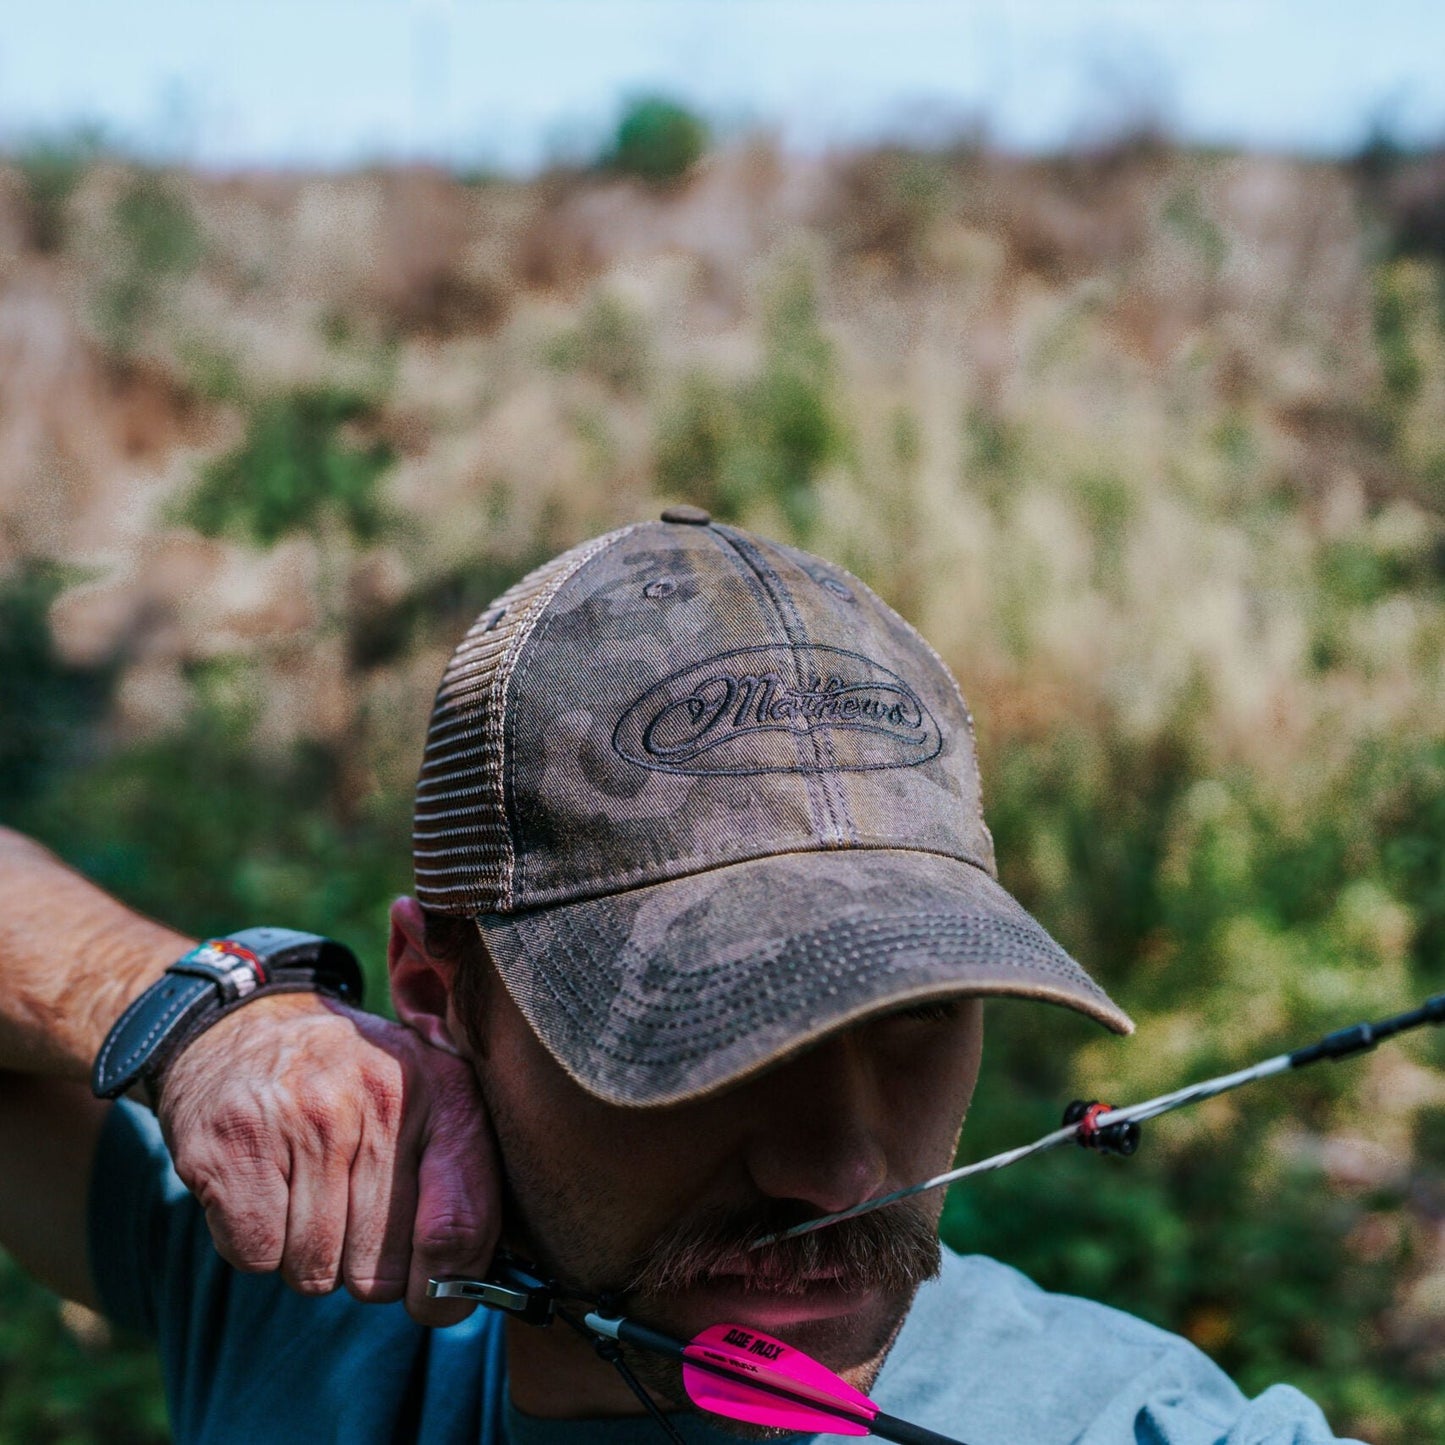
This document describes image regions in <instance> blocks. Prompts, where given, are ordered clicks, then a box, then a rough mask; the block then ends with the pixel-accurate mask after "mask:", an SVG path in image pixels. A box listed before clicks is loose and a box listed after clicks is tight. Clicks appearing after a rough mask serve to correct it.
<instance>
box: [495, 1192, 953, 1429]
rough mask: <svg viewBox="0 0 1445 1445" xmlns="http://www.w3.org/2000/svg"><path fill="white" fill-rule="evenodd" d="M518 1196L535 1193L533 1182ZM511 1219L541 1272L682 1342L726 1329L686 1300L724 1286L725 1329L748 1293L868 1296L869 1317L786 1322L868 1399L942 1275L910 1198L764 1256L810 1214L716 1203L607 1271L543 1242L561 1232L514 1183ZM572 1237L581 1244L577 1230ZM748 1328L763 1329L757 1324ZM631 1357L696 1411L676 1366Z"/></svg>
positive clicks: (929, 1230) (516, 1238)
mask: <svg viewBox="0 0 1445 1445" xmlns="http://www.w3.org/2000/svg"><path fill="white" fill-rule="evenodd" d="M522 1192H523V1193H524V1194H529V1195H530V1191H527V1190H526V1189H525V1187H524V1188H523V1190H522ZM553 1198H554V1199H555V1196H553ZM534 1202H535V1201H534ZM544 1212H545V1213H550V1211H544ZM507 1213H508V1220H509V1222H508V1229H507V1234H508V1237H509V1238H510V1239H511V1240H512V1241H513V1242H514V1243H515V1245H516V1246H517V1247H518V1248H520V1249H523V1250H524V1251H525V1252H526V1253H527V1254H528V1256H529V1257H530V1258H531V1259H532V1260H533V1261H534V1262H535V1263H536V1264H537V1265H538V1267H539V1268H542V1269H543V1270H545V1271H546V1272H548V1273H549V1274H551V1275H552V1276H553V1277H555V1278H557V1279H559V1280H561V1281H565V1282H567V1284H568V1286H569V1287H575V1288H576V1289H577V1292H578V1293H579V1294H581V1295H587V1296H591V1297H595V1298H598V1299H599V1300H601V1301H602V1304H603V1307H604V1310H605V1312H613V1311H615V1312H617V1313H620V1314H625V1315H627V1316H629V1317H631V1318H635V1319H637V1320H638V1321H639V1322H641V1323H645V1324H648V1325H650V1326H652V1327H653V1328H654V1329H658V1330H661V1331H662V1332H664V1333H666V1334H670V1335H673V1336H674V1337H676V1338H680V1339H682V1340H684V1341H686V1340H688V1339H690V1338H691V1337H692V1336H693V1335H694V1334H696V1333H698V1331H699V1329H701V1328H705V1327H706V1325H707V1324H713V1323H717V1322H718V1321H715V1320H712V1319H707V1320H706V1321H705V1322H704V1323H703V1324H701V1325H700V1324H699V1323H698V1321H697V1319H696V1318H689V1317H688V1316H689V1309H688V1303H689V1296H690V1295H691V1294H693V1292H694V1291H698V1290H706V1289H707V1288H708V1287H709V1286H710V1285H714V1284H716V1283H717V1282H718V1281H720V1280H724V1279H725V1280H727V1281H728V1282H729V1284H731V1285H733V1286H734V1287H736V1288H738V1289H739V1290H740V1298H741V1299H742V1301H743V1308H742V1309H740V1310H739V1311H738V1314H739V1315H740V1319H739V1320H737V1321H733V1320H729V1321H727V1322H728V1323H734V1322H737V1323H742V1324H746V1323H747V1318H746V1317H747V1310H746V1301H747V1298H748V1296H749V1295H755V1296H756V1297H757V1298H758V1300H760V1301H763V1300H766V1301H770V1302H775V1301H777V1300H779V1299H787V1298H789V1297H796V1298H799V1299H802V1298H804V1297H805V1296H806V1295H807V1294H808V1292H809V1290H810V1288H815V1287H816V1285H815V1283H814V1282H816V1281H818V1280H820V1279H822V1280H826V1281H827V1284H828V1286H829V1288H830V1289H836V1290H839V1291H840V1292H844V1293H848V1294H853V1295H858V1296H862V1295H865V1294H867V1295H869V1296H871V1298H872V1300H873V1301H874V1303H873V1304H872V1306H871V1307H870V1308H869V1309H868V1310H867V1311H866V1314H865V1316H864V1317H862V1318H858V1317H855V1316H852V1315H844V1316H839V1317H834V1318H823V1319H816V1320H808V1321H805V1322H802V1323H799V1324H797V1325H794V1326H791V1327H789V1329H788V1330H787V1340H786V1343H788V1344H790V1345H793V1346H794V1347H795V1348H797V1349H800V1350H803V1351H804V1352H805V1353H807V1354H809V1355H812V1356H814V1357H815V1358H817V1359H818V1360H820V1361H821V1363H823V1364H825V1365H826V1366H827V1367H828V1368H829V1369H831V1370H833V1371H835V1372H836V1373H838V1374H840V1375H841V1376H842V1377H843V1378H844V1379H846V1380H847V1382H848V1383H849V1384H850V1385H852V1386H853V1387H854V1388H855V1389H857V1390H861V1391H862V1392H863V1393H864V1394H867V1393H868V1392H869V1391H870V1390H871V1389H872V1388H873V1384H874V1382H875V1380H876V1379H877V1377H878V1372H879V1371H880V1370H881V1369H882V1367H883V1362H884V1360H885V1359H886V1358H887V1355H888V1352H889V1350H890V1349H891V1348H892V1346H893V1344H894V1341H895V1340H896V1339H897V1337H898V1332H899V1330H900V1329H901V1328H902V1326H903V1321H904V1319H905V1317H906V1316H907V1314H908V1310H909V1308H910V1306H911V1305H912V1303H913V1297H914V1295H915V1294H916V1293H917V1291H918V1287H919V1286H920V1285H921V1284H922V1283H923V1282H924V1281H925V1280H929V1279H932V1278H934V1277H935V1276H936V1275H937V1274H938V1272H939V1269H940V1267H941V1264H942V1253H941V1250H940V1247H939V1243H938V1233H937V1219H936V1217H935V1216H934V1215H932V1214H930V1213H929V1212H928V1210H927V1209H926V1208H925V1207H921V1206H920V1205H919V1203H918V1202H917V1201H913V1200H906V1201H902V1202H900V1203H899V1204H897V1205H893V1206H890V1207H889V1208H887V1209H884V1210H879V1211H878V1212H877V1213H876V1214H866V1215H862V1216H860V1217H859V1218H857V1219H846V1220H842V1221H840V1222H839V1223H838V1224H835V1225H830V1226H829V1227H828V1228H826V1229H821V1230H817V1231H815V1232H814V1233H811V1234H803V1235H798V1236H796V1237H795V1238H792V1239H780V1240H775V1241H774V1242H773V1243H771V1244H768V1245H764V1246H762V1247H761V1248H759V1249H756V1250H754V1249H753V1248H752V1246H753V1243H754V1241H756V1240H758V1239H762V1238H764V1237H766V1236H768V1235H772V1234H776V1233H779V1232H781V1231H783V1230H785V1229H788V1228H790V1227H792V1226H793V1225H795V1224H800V1223H803V1222H804V1221H805V1220H807V1219H809V1218H812V1217H814V1216H813V1215H812V1214H811V1213H810V1211H809V1210H808V1209H807V1208H806V1207H805V1206H803V1205H800V1204H796V1203H790V1202H787V1201H781V1200H761V1201H759V1202H757V1203H756V1204H754V1205H752V1206H750V1207H744V1208H729V1207H722V1206H715V1207H712V1208H710V1209H706V1210H703V1211H701V1212H700V1213H695V1214H693V1215H692V1216H691V1217H689V1218H687V1219H683V1220H679V1221H678V1222H677V1223H675V1224H673V1225H671V1226H669V1227H668V1228H666V1229H665V1230H663V1231H662V1232H661V1233H660V1234H659V1235H658V1236H657V1237H656V1239H655V1240H654V1241H653V1242H652V1243H651V1245H650V1246H648V1247H647V1248H646V1249H645V1250H644V1251H643V1252H641V1253H640V1254H638V1255H636V1256H635V1257H634V1258H632V1259H631V1260H630V1261H629V1262H628V1263H627V1264H626V1265H624V1266H621V1267H608V1266H603V1268H602V1271H601V1272H597V1271H596V1270H594V1269H591V1268H589V1267H588V1262H587V1261H586V1260H584V1259H583V1258H580V1257H578V1255H577V1254H576V1253H574V1252H573V1251H568V1252H567V1254H566V1256H565V1257H563V1256H562V1255H561V1254H560V1252H557V1251H554V1250H553V1249H550V1248H548V1246H547V1244H546V1243H544V1237H545V1238H547V1239H550V1238H554V1237H556V1236H555V1232H554V1230H553V1229H552V1228H549V1227H546V1226H545V1225H544V1226H543V1227H542V1228H540V1229H539V1228H535V1227H532V1220H533V1219H535V1218H536V1215H535V1212H524V1210H523V1207H522V1203H521V1200H520V1199H519V1198H518V1194H517V1191H516V1190H515V1189H512V1188H510V1187H509V1189H508V1191H507ZM529 1216H530V1217H529ZM548 1222H549V1223H550V1222H551V1221H550V1220H549V1221H548ZM539 1223H540V1221H539ZM571 1234H572V1237H573V1238H574V1239H576V1238H577V1234H576V1232H575V1231H572V1232H571ZM584 1234H585V1231H584ZM600 1263H601V1261H600V1260H599V1261H598V1264H600ZM748 1328H750V1329H753V1330H754V1332H757V1329H756V1326H751V1325H749V1326H748ZM623 1355H624V1358H625V1361H626V1363H627V1365H628V1366H629V1367H630V1369H631V1370H632V1372H633V1374H634V1375H635V1376H636V1377H637V1379H638V1380H639V1381H640V1382H641V1383H642V1384H643V1385H644V1386H645V1387H646V1388H647V1389H648V1390H649V1391H650V1392H651V1393H652V1394H654V1395H656V1396H659V1397H661V1398H662V1399H663V1400H665V1401H667V1402H668V1403H669V1404H672V1405H676V1406H688V1405H689V1399H688V1394H687V1391H686V1389H685V1388H684V1386H683V1382H682V1371H681V1367H680V1366H679V1365H678V1364H677V1363H676V1362H674V1361H671V1360H667V1359H664V1358H662V1357H660V1356H657V1355H653V1354H651V1353H649V1352H646V1351H640V1350H636V1349H629V1348H626V1347H624V1349H623ZM709 1424H710V1425H712V1426H713V1427H714V1428H716V1429H719V1430H722V1431H724V1432H727V1433H733V1434H736V1435H738V1436H739V1438H743V1439H758V1440H762V1439H773V1438H776V1437H779V1436H781V1435H787V1434H790V1433H793V1432H791V1431H788V1430H777V1429H773V1428H771V1427H766V1426H756V1425H748V1424H745V1423H742V1422H738V1421H730V1420H724V1419H721V1418H717V1417H712V1416H710V1417H709Z"/></svg>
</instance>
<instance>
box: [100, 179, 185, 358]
mask: <svg viewBox="0 0 1445 1445" xmlns="http://www.w3.org/2000/svg"><path fill="white" fill-rule="evenodd" d="M110 231H111V235H110V241H109V245H108V247H107V253H108V268H109V269H108V274H107V276H106V279H105V281H104V283H103V285H102V287H101V290H100V297H99V308H98V309H99V322H100V330H101V335H102V336H103V337H104V338H105V341H106V344H107V346H108V347H109V348H110V350H111V351H112V352H113V353H114V354H116V355H118V356H124V355H127V354H128V353H130V352H131V351H133V350H134V349H135V346H136V344H137V342H138V341H139V339H140V336H141V333H142V332H143V331H144V329H145V328H146V327H147V326H149V325H150V324H151V323H152V322H153V321H154V320H155V318H156V316H157V315H158V313H159V312H160V310H161V304H162V296H163V294H164V289H165V287H166V286H168V285H172V284H174V283H175V282H177V281H180V280H183V279H184V278H185V277H186V276H188V275H190V273H191V272H192V271H194V270H195V268H196V267H197V265H199V264H200V261H201V257H202V255H203V254H204V249H205V248H204V244H203V242H202V238H201V232H200V228H199V227H198V226H197V224H196V219H195V216H194V215H193V214H192V212H191V207H190V204H189V202H188V201H187V200H186V199H185V197H184V196H182V195H181V194H180V192H179V191H178V190H177V189H176V187H175V185H174V184H173V183H172V182H171V181H168V180H167V179H166V178H165V177H164V176H162V175H160V174H159V173H155V172H149V171H141V172H137V173H136V174H134V175H132V176H131V177H130V179H129V180H128V181H127V183H126V185H125V188H124V190H123V191H122V192H121V195H120V198H119V199H118V200H117V201H116V203H115V207H114V209H113V211H112V213H111V225H110Z"/></svg>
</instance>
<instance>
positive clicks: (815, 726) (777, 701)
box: [612, 645, 943, 775]
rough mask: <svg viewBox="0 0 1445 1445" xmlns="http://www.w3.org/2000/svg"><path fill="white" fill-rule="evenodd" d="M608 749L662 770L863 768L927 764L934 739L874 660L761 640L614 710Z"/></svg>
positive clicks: (937, 737) (932, 729) (928, 720)
mask: <svg viewBox="0 0 1445 1445" xmlns="http://www.w3.org/2000/svg"><path fill="white" fill-rule="evenodd" d="M612 746H613V748H614V749H615V750H616V751H617V752H618V753H619V754H620V755H621V756H622V757H624V758H626V759H627V760H628V761H629V762H631V763H636V764H637V765H638V767H642V768H653V769H657V770H659V771H662V772H671V773H693V774H698V775H706V774H714V773H808V772H823V771H832V770H834V769H837V770H839V771H842V772H862V771H866V770H869V769H873V768H910V767H915V766H916V765H917V764H919V763H926V762H927V761H928V760H929V759H930V758H936V757H937V756H938V754H939V752H940V751H941V750H942V748H943V736H942V734H941V733H940V731H939V727H938V724H937V723H936V722H935V721H934V719H933V714H932V713H930V712H929V711H928V709H927V708H926V707H925V706H924V704H923V701H922V699H921V698H920V697H919V696H918V694H917V693H916V692H915V691H914V690H913V689H912V688H911V687H910V686H909V685H908V684H907V683H906V682H905V681H904V680H903V679H902V678H901V677H899V676H898V674H897V673H896V672H891V671H890V670H889V669H888V668H886V667H884V666H882V664H881V663H877V662H874V661H873V660H872V659H871V658H867V657H864V656H862V654H860V653H856V652H845V651H843V650H842V649H841V648H836V647H821V646H817V645H809V646H807V647H803V648H800V649H797V650H795V649H793V648H791V647H782V646H764V647H742V648H738V649H737V650H736V651H733V652H724V653H720V654H719V655H718V656H716V657H709V658H707V659H705V660H704V661H702V662H697V663H694V664H693V665H692V666H691V667H687V668H684V669H683V670H682V671H681V672H675V673H673V675H672V676H671V677H666V678H664V679H663V680H662V681H661V682H659V683H657V684H656V685H655V686H654V687H651V688H649V689H648V690H647V691H646V692H645V693H643V695H642V696H641V697H640V698H638V699H637V701H636V702H634V703H633V704H632V706H631V707H629V708H628V709H627V711H626V712H624V713H623V714H622V717H621V719H620V720H619V721H618V724H617V728H616V730H615V731H614V732H613V734H612Z"/></svg>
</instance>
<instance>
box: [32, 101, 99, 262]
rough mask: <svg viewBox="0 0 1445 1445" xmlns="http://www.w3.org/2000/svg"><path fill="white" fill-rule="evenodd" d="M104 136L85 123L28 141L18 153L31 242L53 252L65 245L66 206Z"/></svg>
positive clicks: (89, 166)
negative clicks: (87, 126)
mask: <svg viewBox="0 0 1445 1445" xmlns="http://www.w3.org/2000/svg"><path fill="white" fill-rule="evenodd" d="M100 145H101V143H100V136H99V133H98V132H97V131H95V130H93V129H90V128H86V127H81V128H78V129H76V130H73V131H69V132H64V133H61V134H57V135H51V136H39V137H35V138H33V139H31V140H29V141H27V142H26V143H25V144H24V145H22V146H21V147H20V148H19V150H18V151H17V152H16V154H15V163H16V165H18V166H19V167H20V174H21V176H22V177H23V178H24V181H25V201H26V207H27V215H26V231H27V236H28V239H29V242H30V244H31V245H32V246H33V247H34V248H35V249H36V250H37V251H41V252H45V253H51V252H56V251H59V250H61V249H62V248H63V247H64V245H65V232H66V208H67V206H68V205H69V203H70V197H71V196H72V194H73V193H74V191H75V188H76V187H77V186H78V185H79V184H80V183H81V181H82V180H84V179H85V175H86V172H87V171H89V170H90V168H91V166H93V165H94V164H95V162H96V159H97V157H98V156H99V154H100Z"/></svg>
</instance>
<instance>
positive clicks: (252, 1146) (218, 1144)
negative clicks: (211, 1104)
mask: <svg viewBox="0 0 1445 1445" xmlns="http://www.w3.org/2000/svg"><path fill="white" fill-rule="evenodd" d="M208 1133H209V1135H210V1139H209V1141H208V1144H209V1148H210V1150H211V1152H218V1153H220V1154H221V1155H222V1156H226V1157H231V1158H243V1159H262V1158H265V1156H266V1154H267V1152H268V1150H269V1147H270V1142H271V1130H270V1129H269V1128H268V1127H267V1124H266V1121H265V1119H264V1118H263V1117H262V1115H261V1113H260V1111H259V1110H258V1109H257V1108H256V1107H255V1106H254V1105H250V1104H226V1105H223V1106H221V1107H220V1108H218V1109H217V1110H216V1112H215V1113H214V1114H213V1115H212V1116H211V1121H210V1127H209V1130H208Z"/></svg>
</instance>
